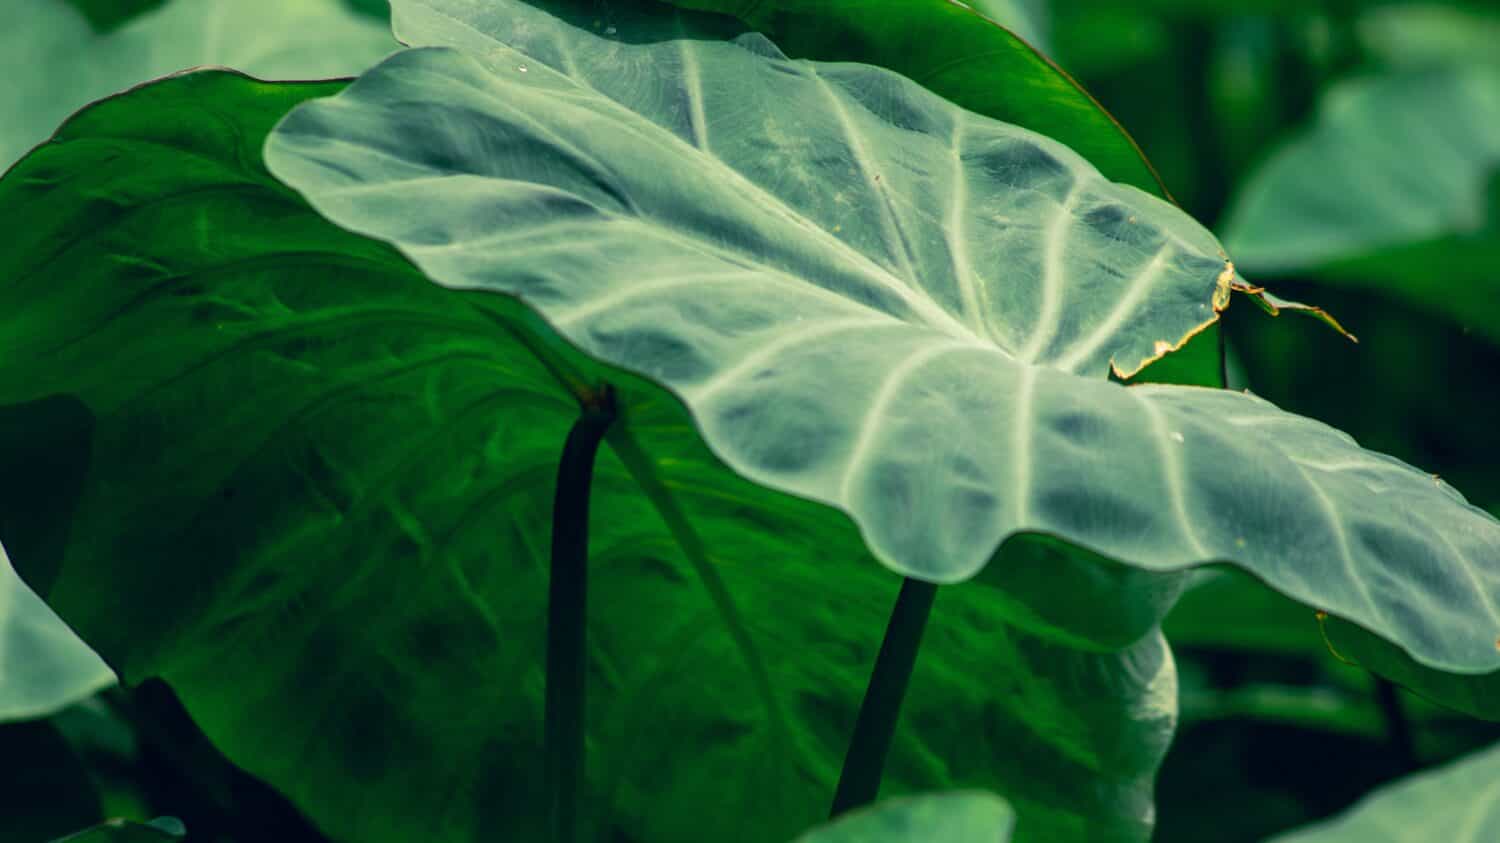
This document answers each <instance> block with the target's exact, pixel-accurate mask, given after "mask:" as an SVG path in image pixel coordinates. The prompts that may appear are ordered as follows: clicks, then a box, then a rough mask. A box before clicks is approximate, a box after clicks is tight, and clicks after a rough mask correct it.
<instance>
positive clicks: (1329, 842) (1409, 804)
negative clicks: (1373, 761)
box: [1267, 744, 1500, 843]
mask: <svg viewBox="0 0 1500 843" xmlns="http://www.w3.org/2000/svg"><path fill="white" fill-rule="evenodd" d="M1497 838H1500V744H1497V745H1495V746H1492V747H1490V748H1489V749H1486V750H1483V751H1481V752H1476V753H1474V754H1473V755H1470V756H1468V757H1466V758H1463V759H1461V760H1459V761H1455V762H1453V763H1451V764H1447V765H1445V766H1443V767H1441V768H1438V769H1435V770H1425V771H1423V772H1421V773H1418V774H1416V775H1414V776H1409V777H1408V778H1405V779H1402V780H1401V781H1398V782H1396V783H1394V784H1391V785H1388V786H1386V787H1383V788H1381V789H1379V790H1377V791H1375V792H1374V793H1371V794H1370V795H1369V796H1367V797H1365V798H1364V799H1363V800H1361V801H1360V802H1359V804H1357V805H1355V806H1354V807H1353V808H1350V809H1349V810H1348V811H1346V812H1345V813H1344V814H1342V815H1340V816H1338V817H1335V818H1334V819H1331V820H1328V821H1326V822H1321V823H1318V824H1317V825H1313V826H1309V827H1308V828H1305V829H1301V830H1299V831H1295V832H1292V833H1289V834H1281V835H1277V836H1276V837H1275V838H1273V839H1272V840H1270V841H1267V843H1369V841H1376V840H1378V841H1382V842H1383V841H1390V843H1426V841H1429V840H1442V841H1444V843H1450V841H1451V843H1485V841H1490V840H1495V839H1497Z"/></svg>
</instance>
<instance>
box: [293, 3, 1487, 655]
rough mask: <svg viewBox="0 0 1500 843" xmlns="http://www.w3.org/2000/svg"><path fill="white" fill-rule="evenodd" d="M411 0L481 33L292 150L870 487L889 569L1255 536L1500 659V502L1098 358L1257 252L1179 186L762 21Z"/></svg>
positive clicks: (769, 436) (386, 74) (1221, 283)
mask: <svg viewBox="0 0 1500 843" xmlns="http://www.w3.org/2000/svg"><path fill="white" fill-rule="evenodd" d="M395 12H396V14H395V25H396V28H397V32H398V35H399V36H400V37H401V38H402V39H403V40H404V41H407V42H408V43H412V44H441V45H445V46H448V47H457V48H458V51H454V50H451V49H427V50H412V51H407V52H404V53H401V54H398V55H397V56H394V57H392V58H391V59H390V60H388V61H387V62H385V63H383V64H382V65H380V66H379V67H377V68H375V69H374V70H372V71H371V72H369V73H367V74H366V75H365V76H364V77H362V78H361V80H360V81H359V82H357V83H356V84H355V85H354V86H353V87H352V88H350V89H349V90H348V91H346V92H345V93H343V94H341V95H340V96H339V97H337V98H334V99H332V100H330V101H327V102H320V103H313V104H309V105H307V106H304V107H302V108H300V109H298V110H297V111H295V112H294V113H293V114H292V115H291V117H289V118H288V119H287V120H286V121H285V122H284V123H283V125H282V126H281V127H280V128H279V129H278V130H277V132H276V133H274V134H273V136H272V138H271V141H270V143H269V145H268V150H267V153H268V160H269V163H270V165H271V168H272V171H273V172H275V173H276V174H277V175H278V176H279V177H281V178H283V179H284V180H286V181H288V182H289V183H291V184H293V185H294V186H296V187H297V188H298V189H299V190H301V191H302V192H304V194H306V195H307V196H309V197H310V199H311V200H312V202H313V204H314V206H315V207H316V208H318V209H319V210H320V211H321V212H323V213H324V214H325V215H327V216H328V217H330V218H331V219H333V220H334V221H336V222H339V223H341V224H343V225H345V226H346V227H348V228H351V229H353V230H356V231H359V232H363V233H367V234H371V235H374V236H376V237H380V238H383V239H387V240H389V241H391V242H393V243H395V244H396V245H397V246H398V247H399V248H401V250H402V251H403V252H404V253H405V254H406V255H407V256H408V257H409V258H410V259H411V260H412V261H413V262H414V263H415V264H416V265H417V266H418V267H419V268H421V269H422V270H423V271H424V272H425V273H426V274H427V275H428V276H429V277H431V278H433V279H434V280H437V281H439V282H440V283H443V284H445V285H448V286H450V287H454V288H458V289H467V290H487V291H493V292H502V293H509V294H513V295H517V296H520V297H522V298H523V299H524V300H525V301H526V302H527V303H528V304H530V305H531V306H532V307H534V308H536V309H537V310H538V311H539V312H540V313H541V314H543V315H544V316H545V317H546V318H547V320H548V321H549V323H550V324H551V325H552V326H553V327H554V328H556V330H557V331H558V332H559V333H560V334H562V335H563V336H565V337H567V338H568V339H569V340H570V341H571V342H572V343H574V344H575V345H577V346H578V347H579V348H582V349H583V350H585V351H587V352H589V353H590V354H592V355H595V356H597V357H599V358H601V359H604V360H607V361H610V362H613V363H616V364H619V365H621V366H624V367H626V368H629V369H632V370H635V371H638V372H641V373H643V374H645V375H648V376H650V377H652V378H654V379H656V380H658V381H660V382H661V383H664V384H666V385H668V386H669V387H671V388H672V389H673V390H674V391H676V392H677V393H678V394H679V395H681V396H682V397H683V398H684V400H685V401H686V402H687V404H688V406H689V407H690V408H691V409H692V411H693V414H694V418H695V421H696V423H697V425H698V427H699V428H700V430H701V431H702V433H703V435H704V437H705V439H706V441H707V442H708V443H709V445H710V446H711V447H712V448H713V449H714V450H715V452H716V453H718V454H719V455H720V456H721V457H722V458H723V459H724V460H725V461H726V462H727V463H728V464H729V465H731V466H732V467H733V468H735V469H736V470H737V471H739V472H740V473H742V474H744V475H745V476H747V477H749V478H751V479H753V480H755V481H757V482H759V483H761V484H763V485H765V486H768V487H771V488H774V489H779V490H782V491H786V492H791V493H794V494H797V495H800V496H805V497H808V498H811V499H813V500H817V501H822V502H826V503H829V504H832V505H835V506H838V507H840V508H842V509H844V510H845V511H846V512H848V513H849V514H850V515H851V516H852V517H853V518H854V520H855V521H856V522H857V523H858V524H859V525H860V528H861V530H862V532H863V534H864V537H865V540H866V542H867V543H868V545H869V546H870V548H871V549H872V550H873V551H874V553H875V554H876V556H877V557H879V558H880V559H881V560H882V561H883V562H885V563H886V564H887V565H888V566H889V567H891V568H892V569H894V570H896V571H898V572H900V573H903V574H907V575H911V576H917V577H922V578H926V579H930V580H935V581H939V582H953V581H958V580H962V579H965V578H967V577H970V576H972V575H973V574H975V573H976V572H977V571H979V570H980V569H981V568H983V567H984V565H985V564H986V562H988V561H989V559H990V557H991V556H992V555H993V554H994V553H995V551H996V549H997V547H998V546H999V545H1000V543H1001V542H1002V541H1003V540H1004V539H1005V538H1006V537H1008V536H1011V535H1013V534H1016V533H1018V532H1022V531H1026V532H1034V533H1043V534H1048V535H1053V536H1058V537H1062V538H1064V539H1066V540H1067V541H1069V542H1072V543H1073V544H1076V545H1080V546H1083V547H1086V548H1090V549H1092V550H1094V551H1097V552H1100V553H1103V554H1104V555H1106V556H1108V557H1111V558H1115V559H1120V560H1124V561H1128V562H1130V563H1132V564H1134V565H1138V566H1142V567H1146V568H1150V569H1155V570H1174V569H1179V568H1182V567H1184V566H1188V565H1191V564H1195V563H1201V562H1207V561H1213V560H1225V561H1232V562H1235V563H1236V564H1239V565H1242V566H1244V567H1246V568H1248V569H1250V570H1251V571H1253V572H1254V573H1256V575H1257V576H1260V577H1261V578H1263V579H1264V580H1266V581H1267V582H1269V583H1271V584H1272V585H1273V586H1275V587H1276V588H1278V589H1279V590H1281V591H1283V592H1286V593H1288V594H1290V595H1292V596H1294V597H1296V598H1298V599H1300V600H1302V601H1303V602H1305V603H1310V604H1313V605H1316V606H1319V607H1320V608H1324V609H1327V610H1329V611H1330V612H1333V613H1335V614H1337V615H1340V616H1342V617H1345V618H1348V619H1351V620H1354V621H1355V622H1357V623H1359V624H1361V625H1363V626H1366V627H1368V628H1369V629H1371V630H1374V631H1376V632H1377V633H1379V634H1381V635H1384V636H1386V637H1388V638H1390V639H1392V640H1394V641H1396V642H1398V643H1399V644H1400V645H1401V646H1402V647H1404V648H1406V649H1407V650H1408V651H1409V652H1410V653H1411V654H1412V655H1413V656H1414V657H1415V658H1416V659H1417V660H1418V661H1421V662H1423V663H1424V664H1427V665H1430V666H1433V667H1438V668H1445V669H1450V670H1459V671H1469V672H1481V671H1488V670H1493V669H1495V668H1496V667H1500V650H1497V648H1496V646H1495V633H1496V632H1497V631H1500V613H1497V610H1496V608H1495V606H1496V603H1497V602H1500V566H1497V564H1496V560H1497V559H1500V523H1497V522H1496V521H1495V520H1494V519H1493V518H1491V517H1489V516H1488V515H1487V514H1485V513H1483V512H1481V511H1479V510H1477V509H1475V508H1473V507H1470V506H1468V505H1467V504H1465V503H1464V502H1463V499H1462V498H1461V497H1460V496H1459V495H1458V494H1457V493H1456V492H1454V491H1453V490H1452V489H1451V488H1449V487H1447V486H1446V485H1445V484H1443V483H1441V482H1439V481H1435V480H1434V479H1433V478H1432V477H1430V476H1428V475H1425V474H1422V473H1420V472H1418V471H1416V470H1414V469H1412V468H1410V467H1409V466H1406V465H1404V464H1402V463H1400V462H1398V461H1396V460H1393V459H1390V458H1387V457H1383V456H1380V455H1377V454H1372V453H1369V452H1366V451H1363V450H1361V449H1359V448H1358V447H1356V446H1355V444H1354V443H1353V442H1352V441H1350V440H1349V439H1348V438H1347V437H1346V436H1343V435H1342V434H1340V433H1338V432H1337V431H1334V430H1331V429H1329V428H1327V427H1325V426H1323V425H1320V424H1318V423H1316V422H1313V421H1310V420H1306V419H1302V418H1298V417H1295V416H1291V415H1288V414H1285V413H1282V412H1280V411H1278V410H1276V408H1275V407H1272V406H1270V405H1268V404H1266V403H1265V402H1263V401H1259V400H1257V399H1255V398H1253V397H1251V396H1248V395H1242V394H1235V393H1229V392H1225V391H1218V390H1206V389H1184V388H1173V387H1133V388H1123V387H1121V386H1119V385H1116V384H1113V383H1108V382H1106V381H1104V380H1103V379H1102V378H1101V377H1100V376H1102V375H1103V374H1104V370H1105V369H1106V367H1107V366H1109V365H1112V366H1113V367H1114V368H1115V369H1116V370H1122V371H1126V372H1128V371H1133V370H1135V369H1136V368H1139V367H1140V366H1141V365H1142V364H1143V363H1145V362H1146V361H1148V360H1150V359H1151V358H1152V357H1153V356H1154V355H1157V354H1160V353H1161V351H1162V350H1163V349H1165V348H1167V347H1170V346H1172V345H1174V344H1176V343H1178V342H1180V341H1181V340H1182V339H1183V338H1184V337H1187V336H1190V335H1191V334H1192V333H1193V332H1194V331H1196V330H1198V329H1200V328H1201V327H1202V326H1203V325H1205V324H1207V323H1208V322H1210V321H1211V320H1213V319H1214V318H1215V317H1216V313H1215V307H1217V306H1222V304H1223V301H1224V297H1225V295H1226V293H1227V291H1226V289H1225V288H1226V287H1227V286H1228V284H1229V282H1230V280H1231V278H1232V272H1231V271H1230V270H1229V269H1228V268H1226V264H1225V262H1224V259H1223V257H1222V253H1221V252H1220V251H1219V248H1218V245H1217V243H1216V242H1215V241H1214V239H1213V238H1212V236H1210V235H1209V234H1208V233H1207V232H1206V231H1204V230H1203V229H1201V228H1200V227H1198V226H1197V225H1196V224H1195V223H1193V222H1192V221H1191V220H1190V219H1188V218H1186V217H1185V216H1184V215H1182V214H1181V213H1180V212H1178V211H1177V210H1176V209H1175V208H1172V207H1171V206H1168V205H1166V204H1165V203H1163V202H1161V201H1160V200H1156V199H1154V198H1152V197H1149V196H1147V195H1145V194H1142V193H1140V192H1139V191H1134V190H1131V189H1128V188H1122V187H1120V186H1117V185H1114V184H1111V183H1109V182H1106V181H1104V180H1103V179H1101V178H1100V177H1099V176H1098V175H1097V173H1096V172H1095V171H1093V170H1092V168H1090V167H1089V166H1088V165H1087V163H1086V162H1084V161H1082V160H1081V159H1079V158H1078V157H1077V156H1075V155H1073V154H1072V153H1070V152H1069V151H1068V150H1067V149H1065V148H1063V147H1061V146H1060V145H1058V144H1056V143H1054V142H1051V141H1048V140H1047V139H1045V138H1042V137H1039V136H1036V135H1034V134H1031V133H1029V132H1025V131H1023V130H1020V129H1017V128H1015V127H1011V126H1007V125H1005V124H1001V123H997V122H994V121H990V120H986V119H983V118H979V117H975V116H973V115H971V114H968V113H965V112H963V111H961V110H959V109H956V108H954V107H953V106H951V105H949V104H948V103H946V102H945V101H943V100H940V99H938V98H937V97H935V96H933V95H931V94H929V93H928V92H926V91H925V90H923V89H921V88H920V87H918V86H916V85H914V84H912V83H911V82H909V81H907V80H905V79H903V78H901V77H898V76H896V75H894V74H891V73H888V72H885V71H881V70H878V69H874V68H869V67H864V66H851V65H821V64H817V63H812V62H797V61H788V60H787V59H785V58H784V57H782V56H781V55H780V54H779V53H778V52H777V51H776V50H775V48H774V47H772V46H771V45H770V44H769V43H767V42H766V41H764V40H763V39H759V38H756V37H753V36H751V37H746V38H743V39H741V40H739V41H738V42H735V43H715V42H701V41H693V40H680V41H668V42H659V41H653V40H652V39H649V38H639V37H636V35H637V34H636V33H633V32H631V31H630V30H629V28H628V27H625V26H623V25H622V26H621V28H620V31H621V33H622V34H621V36H620V38H619V39H617V40H609V39H604V38H600V37H597V36H594V35H592V34H590V33H588V32H586V31H584V30H581V29H577V28H574V27H571V26H569V25H567V24H564V23H562V22H560V21H558V20H557V19H555V18H552V17H550V16H547V15H545V14H543V13H540V12H536V11H534V10H532V9H530V8H527V7H525V6H522V5H519V4H500V3H478V2H472V0H425V1H424V0H411V1H410V2H399V3H398V4H397V5H396V6H395ZM627 39H628V40H627ZM631 42H640V43H631ZM1091 376H1092V377H1091ZM1122 599H1128V598H1123V597H1122Z"/></svg>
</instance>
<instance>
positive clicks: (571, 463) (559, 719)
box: [543, 386, 615, 843]
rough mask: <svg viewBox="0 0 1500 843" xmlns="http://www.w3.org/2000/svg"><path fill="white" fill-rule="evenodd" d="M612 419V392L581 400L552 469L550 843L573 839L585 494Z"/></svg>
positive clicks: (547, 740)
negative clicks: (554, 487)
mask: <svg viewBox="0 0 1500 843" xmlns="http://www.w3.org/2000/svg"><path fill="white" fill-rule="evenodd" d="M614 419H615V396H614V390H613V389H612V388H610V387H609V386H605V387H603V388H602V389H600V390H597V391H593V392H590V393H589V394H587V395H586V396H585V397H584V400H583V401H582V407H581V411H580V415H579V417H578V420H577V421H576V422H574V423H573V428H572V429H571V430H569V431H568V439H567V443H566V444H565V445H564V446H563V453H562V461H561V462H560V463H559V465H558V467H557V494H556V497H555V498H554V500H553V504H552V572H551V582H550V584H549V587H548V596H547V600H548V602H547V680H546V687H547V690H546V708H545V711H544V714H543V750H544V752H545V755H546V784H547V799H548V803H549V810H548V814H549V816H550V817H551V826H552V840H553V843H574V841H575V840H577V839H578V825H579V824H578V815H579V810H578V809H579V801H580V800H579V791H580V789H581V788H582V782H583V737H584V723H583V719H584V699H585V687H584V685H585V678H586V675H587V666H588V661H587V660H588V649H587V646H586V642H585V638H586V630H587V616H586V612H585V608H586V604H587V596H588V558H589V491H590V486H591V484H592V482H593V477H594V457H595V455H596V454H597V453H598V451H599V441H600V440H601V439H603V438H604V433H605V431H606V430H608V429H609V426H610V423H611V422H613V421H614Z"/></svg>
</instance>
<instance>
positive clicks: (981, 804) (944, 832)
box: [793, 792, 1016, 843]
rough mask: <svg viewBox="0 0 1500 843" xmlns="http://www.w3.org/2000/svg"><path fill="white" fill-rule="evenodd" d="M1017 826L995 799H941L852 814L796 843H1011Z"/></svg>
mask: <svg viewBox="0 0 1500 843" xmlns="http://www.w3.org/2000/svg"><path fill="white" fill-rule="evenodd" d="M1015 822H1016V815H1015V812H1014V811H1012V810H1011V809H1010V806H1009V805H1007V804H1005V800H1004V799H1001V798H999V797H998V796H995V795H993V794H989V793H962V792H961V793H941V794H932V795H926V796H911V797H907V798H905V799H892V800H890V801H887V802H881V803H879V804H877V805H873V806H870V807H867V808H862V809H860V810H858V811H851V812H850V813H848V814H845V815H843V816H842V817H840V818H838V819H837V820H834V821H833V822H830V823H827V824H826V825H822V826H819V827H818V828H815V829H813V830H812V831H809V832H807V833H806V834H803V835H802V836H800V837H798V838H797V839H796V840H795V841H793V843H1006V841H1008V840H1010V839H1011V837H1010V830H1011V827H1012V826H1014V825H1015Z"/></svg>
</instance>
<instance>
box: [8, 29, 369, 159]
mask: <svg viewBox="0 0 1500 843" xmlns="http://www.w3.org/2000/svg"><path fill="white" fill-rule="evenodd" d="M104 11H105V10H103V9H100V10H98V11H95V10H93V9H91V10H90V12H91V13H92V14H94V16H95V17H100V16H101V15H102V14H103V13H104ZM109 11H111V12H113V11H118V10H117V9H111V10H109ZM102 20H103V21H105V22H110V23H114V22H117V21H114V20H113V18H112V17H111V16H106V17H104V18H102ZM396 46H397V45H396V44H395V42H394V41H392V40H391V37H390V34H389V32H387V31H386V29H385V28H384V27H382V26H380V25H379V24H377V23H375V22H373V21H370V20H367V19H364V18H361V17H358V16H356V15H354V14H353V13H351V12H349V11H348V10H346V9H345V8H344V7H343V5H342V4H341V2H340V0H256V2H253V3H246V2H242V0H173V2H171V3H168V4H166V5H165V6H164V7H162V8H160V9H155V10H152V11H150V12H147V13H145V14H143V15H141V16H140V17H138V18H135V19H133V20H131V21H129V22H128V23H126V24H125V25H124V26H122V27H121V28H120V29H118V30H117V31H114V32H110V33H108V34H96V33H95V32H94V31H93V29H91V28H90V26H89V23H88V21H87V20H86V19H85V17H84V15H83V14H82V13H81V12H79V11H77V10H75V9H74V8H73V6H72V5H71V4H70V3H69V2H68V0H5V2H4V3H0V73H3V75H4V77H5V78H6V79H7V80H8V81H7V83H6V85H5V86H4V87H0V168H4V167H8V166H10V164H11V163H12V162H14V161H15V160H16V159H17V158H19V157H21V154H22V153H24V152H25V151H26V150H27V149H28V148H30V147H31V146H33V145H35V144H38V143H41V142H42V141H44V140H46V139H47V136H48V135H49V134H51V132H52V130H53V129H55V128H57V125H58V124H59V123H61V122H62V120H63V118H64V117H67V116H68V114H69V113H71V112H72V111H74V110H75V109H78V108H81V107H82V106H84V105H86V104H88V102H89V101H91V100H94V99H98V98H99V97H102V96H106V95H108V94H112V93H115V92H116V91H121V90H124V89H125V88H128V87H130V86H131V85H135V84H138V83H140V82H144V81H146V80H148V79H151V78H154V77H156V76H160V75H162V74H164V73H172V72H174V71H178V70H182V69H184V68H188V67H194V66H197V65H206V64H220V65H226V66H229V67H234V68H236V69H238V70H241V71H244V72H246V73H251V74H255V75H258V76H263V77H266V78H271V79H313V78H319V77H325V76H348V75H352V74H355V73H358V72H359V71H361V70H363V69H365V68H366V67H369V66H370V65H371V64H373V63H374V62H375V61H376V60H377V59H379V58H380V57H381V56H383V55H385V54H386V53H389V52H390V51H391V50H393V49H395V48H396Z"/></svg>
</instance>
